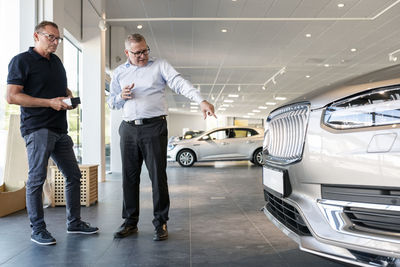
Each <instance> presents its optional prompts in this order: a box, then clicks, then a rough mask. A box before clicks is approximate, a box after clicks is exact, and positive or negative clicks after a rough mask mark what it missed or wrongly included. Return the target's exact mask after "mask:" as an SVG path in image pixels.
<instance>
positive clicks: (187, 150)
mask: <svg viewBox="0 0 400 267" xmlns="http://www.w3.org/2000/svg"><path fill="white" fill-rule="evenodd" d="M263 134H264V130H263V129H258V128H252V127H247V126H246V127H239V126H232V127H222V128H216V129H213V130H211V131H207V132H205V133H203V134H201V135H199V136H197V137H194V138H192V139H189V140H182V141H177V142H172V143H169V144H168V155H167V160H168V161H177V162H178V163H179V164H180V165H181V166H183V167H190V166H192V165H193V164H194V163H195V162H196V161H199V162H200V161H216V160H250V161H251V162H252V163H254V164H256V165H258V166H260V165H261V164H262V160H263V158H262V144H263V137H264V135H263Z"/></svg>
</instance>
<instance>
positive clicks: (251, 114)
mask: <svg viewBox="0 0 400 267" xmlns="http://www.w3.org/2000/svg"><path fill="white" fill-rule="evenodd" d="M247 115H250V116H253V115H255V114H254V113H251V112H249V113H247Z"/></svg>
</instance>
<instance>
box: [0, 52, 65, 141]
mask: <svg viewBox="0 0 400 267" xmlns="http://www.w3.org/2000/svg"><path fill="white" fill-rule="evenodd" d="M7 84H15V85H22V86H23V87H24V88H23V93H25V94H27V95H30V96H32V97H38V98H48V99H50V98H55V97H60V96H62V97H65V96H67V92H66V91H67V76H66V73H65V69H64V66H63V64H62V62H61V60H60V59H59V58H58V57H57V56H56V55H54V54H51V55H50V59H47V58H45V57H42V56H41V55H39V54H38V53H36V52H35V51H34V50H33V47H30V48H29V50H28V51H26V52H23V53H21V54H18V55H16V56H15V57H14V58H13V59H11V62H10V64H9V65H8V77H7ZM41 128H47V129H49V130H52V131H54V132H57V133H67V132H68V124H67V117H66V111H65V110H61V111H56V110H54V109H52V108H46V107H39V108H27V107H22V106H21V134H22V136H25V135H27V134H30V133H32V132H34V131H36V130H39V129H41Z"/></svg>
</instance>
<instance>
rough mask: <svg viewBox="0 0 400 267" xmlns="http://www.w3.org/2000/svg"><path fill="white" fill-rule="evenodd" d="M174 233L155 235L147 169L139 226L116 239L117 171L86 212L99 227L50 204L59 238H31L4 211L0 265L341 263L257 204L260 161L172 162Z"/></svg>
mask: <svg viewBox="0 0 400 267" xmlns="http://www.w3.org/2000/svg"><path fill="white" fill-rule="evenodd" d="M168 177H169V186H170V187H169V190H170V196H171V209H170V220H169V222H168V230H169V239H168V240H167V241H163V242H154V241H152V236H153V226H152V224H151V220H152V201H151V187H150V183H149V179H148V174H147V171H145V170H144V171H143V172H142V184H141V217H140V222H139V225H138V227H139V233H138V234H136V235H134V236H130V237H128V238H125V239H122V240H115V239H113V232H114V230H115V229H116V228H117V227H118V226H119V225H120V224H121V223H122V219H121V205H122V204H121V201H122V197H121V178H120V174H116V173H114V174H112V175H109V176H108V178H107V179H108V180H107V182H105V183H101V184H99V202H98V203H97V204H96V205H94V206H92V207H89V208H86V207H82V217H83V219H84V220H87V221H89V222H90V223H92V224H93V225H96V226H98V227H99V228H100V233H99V234H97V235H92V236H82V235H68V234H66V227H65V208H64V207H57V208H47V209H45V216H46V222H47V225H48V230H49V231H50V232H51V233H52V234H53V236H54V237H55V238H56V239H57V245H55V246H49V247H43V246H39V245H36V244H34V243H33V242H31V241H30V229H29V226H28V220H27V216H26V211H21V212H18V213H15V214H12V215H9V216H7V217H4V218H0V265H1V266H70V265H72V266H96V267H100V266H114V267H117V266H271V267H272V266H277V267H278V266H279V267H280V266H296V267H302V266H307V267H311V266H332V267H335V266H342V265H341V264H338V263H334V262H331V261H328V260H326V259H323V258H319V257H317V256H314V255H311V254H307V253H305V252H302V251H300V250H299V249H298V247H297V244H295V243H294V242H292V241H291V240H290V239H289V238H288V237H286V236H285V235H284V234H282V233H281V232H280V231H279V230H277V228H276V227H275V226H274V225H273V224H271V223H270V222H269V221H268V220H267V218H266V217H265V215H264V214H263V213H262V212H261V211H260V208H261V207H262V206H263V205H264V198H263V190H262V185H261V168H259V167H255V166H253V165H251V164H250V163H247V162H244V161H243V162H222V163H221V162H218V163H202V164H195V165H194V166H193V167H192V168H181V167H179V165H177V164H175V163H172V164H169V165H168Z"/></svg>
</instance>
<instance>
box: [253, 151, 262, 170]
mask: <svg viewBox="0 0 400 267" xmlns="http://www.w3.org/2000/svg"><path fill="white" fill-rule="evenodd" d="M252 163H254V164H255V165H257V166H262V165H263V154H262V149H261V148H259V149H257V150H256V152H254V154H253V160H252Z"/></svg>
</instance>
